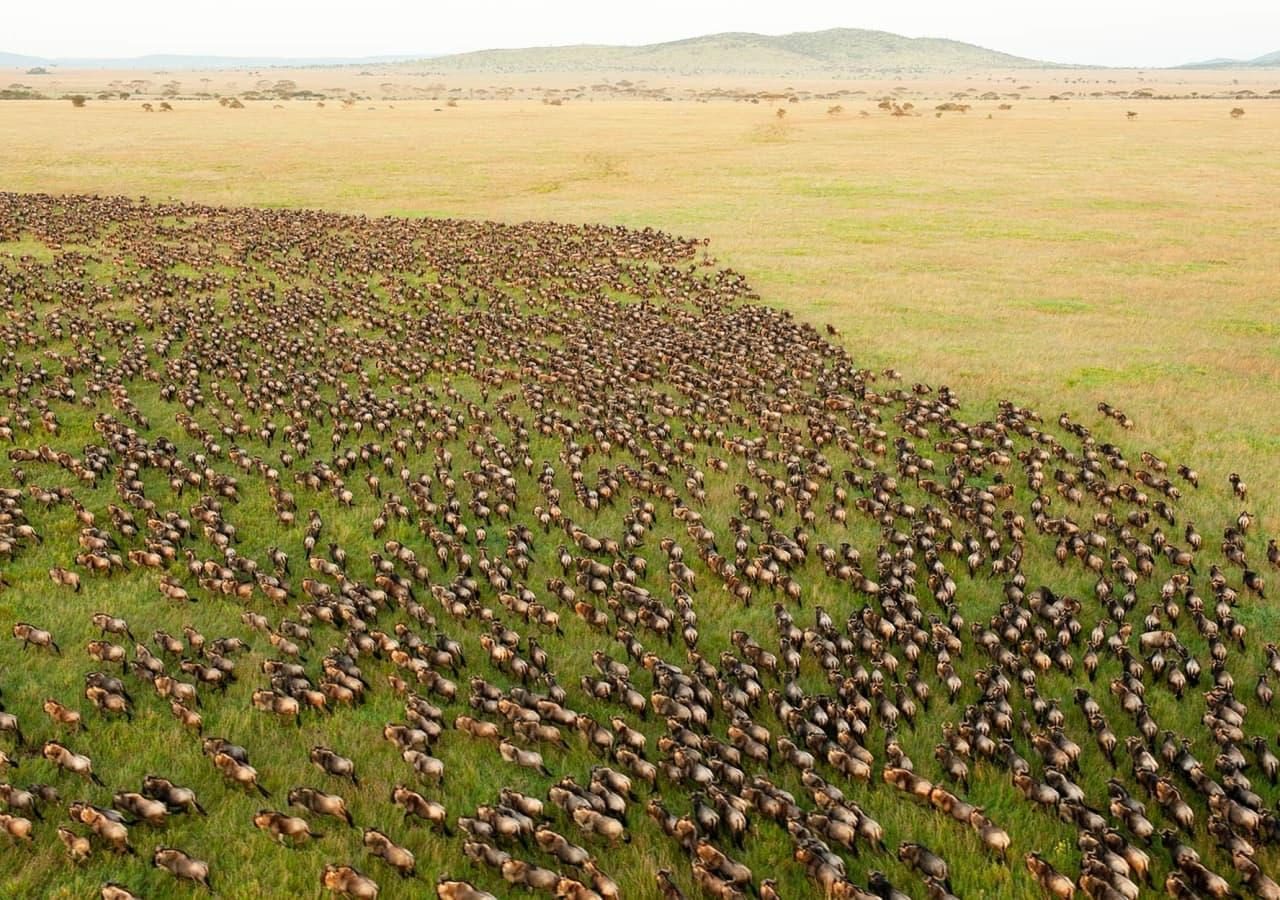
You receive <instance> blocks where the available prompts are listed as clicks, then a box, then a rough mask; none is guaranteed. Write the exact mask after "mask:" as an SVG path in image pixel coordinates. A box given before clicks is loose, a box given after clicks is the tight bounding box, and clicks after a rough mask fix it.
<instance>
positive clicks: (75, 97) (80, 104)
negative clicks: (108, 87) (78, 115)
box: [67, 94, 89, 109]
mask: <svg viewBox="0 0 1280 900" xmlns="http://www.w3.org/2000/svg"><path fill="white" fill-rule="evenodd" d="M67 99H68V100H70V101H71V105H72V106H74V107H75V108H76V109H83V108H84V105H85V104H86V103H88V102H89V98H88V97H86V96H85V95H84V94H72V95H71V96H70V97H68V98H67Z"/></svg>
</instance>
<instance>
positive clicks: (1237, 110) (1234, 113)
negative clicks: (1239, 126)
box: [1231, 106, 1244, 119]
mask: <svg viewBox="0 0 1280 900" xmlns="http://www.w3.org/2000/svg"><path fill="white" fill-rule="evenodd" d="M1243 115H1244V110H1243V109H1242V108H1241V107H1239V106H1236V107H1233V108H1232V110H1231V118H1233V119H1238V118H1240V117H1241V116H1243Z"/></svg>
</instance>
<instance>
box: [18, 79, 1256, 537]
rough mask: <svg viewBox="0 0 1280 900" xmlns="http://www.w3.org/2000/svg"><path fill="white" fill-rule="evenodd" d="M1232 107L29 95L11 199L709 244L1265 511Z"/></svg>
mask: <svg viewBox="0 0 1280 900" xmlns="http://www.w3.org/2000/svg"><path fill="white" fill-rule="evenodd" d="M1222 74H1223V73H1177V74H1176V75H1174V74H1169V75H1168V76H1167V77H1169V78H1171V79H1174V80H1175V81H1180V80H1182V79H1184V78H1189V77H1190V78H1199V77H1204V78H1206V79H1212V78H1217V77H1220V76H1221V75H1222ZM1059 77H1061V76H1060V75H1059V73H1053V74H1052V75H1051V76H1044V78H1045V79H1046V80H1048V79H1049V78H1052V79H1054V80H1056V79H1058V78H1059ZM1028 78H1029V81H1028V82H1021V83H1039V82H1037V81H1036V80H1035V78H1034V76H1028ZM1152 81H1153V82H1154V81H1155V79H1154V78H1153V79H1152ZM993 86H994V84H990V83H985V82H981V81H977V82H975V84H974V85H973V87H975V88H976V89H977V91H978V92H981V91H985V90H987V89H988V88H990V87H993ZM881 87H883V85H869V86H868V88H867V89H868V92H869V95H870V96H878V90H879V88H881ZM1015 87H1016V85H1015ZM1205 87H1206V85H1204V84H1199V85H1198V88H1205ZM1253 87H1254V89H1256V90H1258V91H1259V92H1264V89H1265V88H1266V83H1265V82H1257V83H1254V84H1253ZM1061 89H1062V87H1061V86H1058V87H1057V88H1055V90H1061ZM1039 90H1046V88H1043V87H1042V88H1040V89H1039ZM929 93H931V94H933V95H934V96H935V97H944V96H948V94H947V93H946V92H944V91H942V90H940V89H936V90H935V89H931V90H930V91H929ZM921 105H922V106H923V105H924V104H923V102H922V103H921ZM931 105H932V104H930V106H931ZM1234 105H1236V103H1234V102H1232V101H1178V102H1154V101H1149V102H1145V103H1144V102H1138V103H1136V104H1134V103H1127V104H1126V103H1121V102H1118V101H1111V100H1096V101H1094V100H1079V101H1073V102H1058V103H1051V102H1046V101H1036V102H1015V103H1014V104H1013V106H1014V108H1013V109H1012V110H1009V111H1007V112H1001V111H1000V110H998V109H996V106H998V104H997V103H994V102H988V103H981V102H979V103H975V108H974V110H973V111H972V112H970V113H968V114H967V115H958V114H956V115H944V117H943V118H942V119H935V118H933V117H932V115H926V116H925V117H923V118H918V119H915V118H911V119H894V118H891V117H888V116H886V115H884V114H883V113H882V112H880V111H879V110H877V109H876V108H875V104H874V103H873V102H872V101H870V100H868V101H864V102H862V103H850V104H847V109H846V112H845V113H844V114H842V115H840V116H835V117H833V116H829V115H828V114H827V112H826V109H827V106H828V104H825V103H816V102H815V103H809V104H799V105H791V106H789V107H788V112H787V116H786V118H785V119H783V120H781V121H779V120H777V119H776V118H774V117H773V115H772V110H771V109H770V108H768V107H760V106H752V105H747V104H731V105H728V104H718V105H714V104H713V105H701V104H698V105H695V104H688V105H686V104H657V103H652V104H651V103H608V104H605V103H593V104H578V105H573V104H568V105H566V106H563V107H552V108H548V107H546V106H543V105H541V104H515V103H513V104H506V103H472V104H468V103H465V102H464V103H462V104H461V105H460V106H458V107H457V108H443V109H442V110H441V111H439V112H436V111H435V109H436V108H437V104H432V103H430V102H425V103H408V104H404V103H401V104H397V105H396V108H395V109H386V108H382V107H380V106H379V107H378V108H375V109H372V110H370V109H365V108H363V107H358V108H355V109H350V110H343V109H337V108H328V107H327V108H324V109H317V108H315V107H314V106H309V105H301V104H299V105H291V106H289V107H288V108H287V109H283V110H275V109H271V108H269V107H268V106H267V105H265V104H258V105H250V106H249V107H248V108H246V109H244V110H226V109H222V108H219V107H217V106H216V105H214V104H212V103H192V104H179V109H178V111H177V112H175V113H172V114H164V115H160V114H156V115H152V116H148V115H145V114H143V113H141V112H139V111H138V110H137V109H136V107H132V106H130V105H129V104H118V105H110V104H97V105H93V104H91V105H90V106H89V107H88V108H86V109H83V110H73V109H71V108H70V106H69V105H68V104H49V103H33V104H28V103H18V102H15V103H6V104H3V105H0V121H3V122H4V124H5V126H6V130H7V131H8V132H9V134H11V135H12V137H11V139H9V140H7V141H6V142H5V144H4V146H3V147H0V164H2V165H3V168H4V171H5V172H6V186H7V187H10V188H12V189H16V190H49V191H55V192H61V191H97V192H109V193H117V192H123V193H128V194H132V195H139V194H145V195H147V196H150V197H156V198H168V197H173V198H179V199H185V200H192V201H199V202H209V203H225V204H250V205H269V206H312V207H320V208H325V209H333V210H338V211H352V212H366V213H394V214H401V215H443V216H465V217H475V218H493V219H500V220H505V221H520V220H525V219H554V220H558V221H570V222H617V223H620V224H627V225H633V226H645V225H648V226H654V227H661V228H664V229H667V230H670V231H673V232H676V233H682V234H689V235H695V236H699V237H707V238H710V239H711V241H712V249H711V252H712V253H714V254H715V255H716V257H717V258H718V259H720V260H721V261H722V262H723V263H725V264H726V265H730V266H733V267H734V268H736V269H738V270H740V271H742V272H743V273H744V274H746V275H747V276H748V277H749V278H750V280H751V282H752V284H753V285H755V286H756V287H757V289H758V290H759V292H760V294H761V296H762V298H763V300H764V301H765V302H767V303H776V304H779V305H782V306H785V307H786V308H788V309H790V310H792V311H793V312H795V313H796V314H797V315H799V316H802V317H805V318H807V319H808V320H809V321H813V322H831V323H833V324H834V325H836V326H837V328H838V329H839V330H840V331H841V332H842V334H843V336H844V337H843V339H844V341H845V343H846V346H848V347H849V348H850V350H851V351H852V352H853V353H854V354H855V356H856V357H857V358H858V359H860V360H863V361H865V362H866V363H867V364H870V365H878V364H894V365H897V366H899V367H900V368H902V369H903V370H904V371H906V372H908V373H909V374H910V376H911V377H915V378H920V379H922V380H926V381H929V382H932V383H942V382H945V383H947V384H949V385H951V386H952V387H954V388H955V389H957V390H958V392H959V393H960V396H961V397H962V398H963V399H965V400H966V401H970V400H972V401H973V402H975V403H986V404H990V402H991V401H993V400H994V399H997V398H1002V397H1010V396H1015V395H1016V396H1019V397H1023V398H1025V399H1027V400H1028V401H1030V402H1035V403H1037V404H1038V405H1041V406H1043V407H1046V408H1056V407H1057V406H1058V405H1063V403H1064V401H1065V407H1064V408H1067V409H1071V410H1073V411H1077V412H1078V411H1082V410H1084V409H1087V408H1089V407H1090V406H1092V404H1093V403H1095V402H1096V401H1097V400H1099V399H1108V400H1110V401H1112V402H1115V403H1116V404H1117V405H1119V406H1121V407H1122V408H1124V409H1126V410H1132V411H1133V412H1132V413H1131V414H1132V415H1133V417H1134V419H1135V421H1136V422H1137V431H1136V434H1137V436H1138V437H1139V438H1140V439H1141V440H1142V441H1143V442H1144V444H1149V445H1150V446H1152V447H1157V448H1162V449H1164V450H1166V451H1167V452H1170V453H1174V454H1178V455H1188V456H1189V455H1191V454H1192V453H1193V452H1194V455H1195V456H1196V457H1197V458H1198V459H1199V460H1200V465H1201V466H1202V467H1204V468H1205V469H1206V470H1207V471H1208V472H1211V473H1212V479H1213V480H1214V481H1215V482H1216V483H1221V480H1222V479H1223V478H1225V476H1226V474H1227V472H1228V471H1230V470H1231V469H1233V468H1238V469H1240V470H1242V474H1243V472H1244V471H1246V470H1248V471H1251V472H1252V473H1254V474H1253V481H1254V482H1255V483H1258V489H1259V494H1260V503H1261V504H1262V505H1261V506H1260V508H1259V512H1260V513H1261V514H1262V515H1264V516H1268V517H1271V516H1275V515H1276V514H1277V509H1276V506H1275V505H1274V504H1275V502H1276V500H1275V497H1276V491H1275V490H1274V489H1272V488H1269V487H1268V486H1267V482H1268V481H1273V478H1271V477H1269V476H1270V475H1271V473H1274V472H1276V469H1277V466H1276V460H1277V456H1278V454H1280V443H1277V442H1278V441H1280V406H1277V404H1276V403H1275V401H1274V398H1275V397H1276V395H1277V391H1278V390H1280V351H1278V350H1277V348H1278V347H1280V338H1278V336H1277V333H1276V330H1275V329H1276V322H1277V321H1280V271H1278V270H1277V269H1276V267H1275V266H1274V265H1272V263H1271V261H1272V260H1274V259H1275V258H1277V255H1280V253H1278V252H1280V234H1277V232H1276V229H1275V227H1274V223H1273V222H1272V218H1273V216H1272V212H1273V210H1274V209H1275V208H1276V204H1277V201H1278V200H1280V159H1277V157H1276V155H1275V154H1274V153H1273V152H1272V149H1273V148H1274V147H1275V146H1276V142H1277V139H1278V138H1280V104H1273V103H1270V102H1266V101H1257V102H1252V103H1250V102H1243V106H1245V107H1247V112H1246V115H1245V117H1244V118H1243V119H1240V120H1238V121H1233V120H1231V119H1230V118H1229V117H1228V115H1227V113H1228V111H1229V109H1230V108H1231V107H1232V106H1234ZM863 108H866V109H868V110H871V111H874V112H876V113H877V116H875V117H873V118H871V119H870V120H865V119H861V118H859V117H858V115H857V113H858V111H859V110H861V109H863ZM1129 109H1134V110H1137V111H1139V113H1140V115H1139V117H1138V119H1137V120H1135V121H1132V122H1129V121H1126V120H1125V117H1124V113H1125V111H1126V110H1129ZM988 113H990V114H991V115H992V116H993V118H991V119H987V118H986V116H987V114H988ZM1268 522H1269V524H1272V525H1274V524H1275V519H1274V518H1271V519H1269V520H1268Z"/></svg>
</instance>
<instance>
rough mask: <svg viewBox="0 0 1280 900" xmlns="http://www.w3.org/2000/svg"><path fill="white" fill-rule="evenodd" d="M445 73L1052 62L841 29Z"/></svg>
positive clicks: (800, 71)
mask: <svg viewBox="0 0 1280 900" xmlns="http://www.w3.org/2000/svg"><path fill="white" fill-rule="evenodd" d="M422 65H423V66H424V67H426V68H427V69H429V70H431V71H439V72H446V73H447V72H480V71H489V72H500V73H515V72H547V73H553V72H602V73H605V72H672V73H680V74H686V75H688V74H724V75H787V76H792V77H804V76H807V77H825V76H832V77H835V76H852V75H860V74H866V73H869V72H901V73H908V72H921V71H931V72H952V71H967V70H990V69H1014V68H1044V67H1045V65H1046V64H1045V63H1042V62H1037V61H1035V60H1030V59H1023V58H1021V57H1017V56H1011V55H1009V54H1007V53H999V52H997V51H994V50H987V49H985V48H983V47H977V46H974V45H973V44H965V43H962V42H960V41H951V40H944V39H940V38H908V37H903V36H901V35H897V34H890V33H889V32H885V31H868V30H865V29H859V28H833V29H829V30H826V31H814V32H797V33H794V34H784V35H778V36H772V35H763V34H749V33H738V32H729V33H724V34H711V35H704V36H701V37H695V38H689V39H687V40H681V41H668V42H665V43H660V44H646V45H643V46H638V47H620V46H569V47H529V48H524V49H513V50H482V51H478V52H475V53H461V54H455V55H452V56H442V57H438V58H435V59H431V60H427V61H424V62H423V63H422Z"/></svg>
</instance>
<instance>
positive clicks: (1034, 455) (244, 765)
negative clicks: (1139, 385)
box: [0, 194, 1280, 900]
mask: <svg viewBox="0 0 1280 900" xmlns="http://www.w3.org/2000/svg"><path fill="white" fill-rule="evenodd" d="M13 241H23V242H24V243H21V244H12V243H11V244H10V245H9V246H11V247H18V248H22V249H20V250H17V251H15V252H13V253H0V304H2V306H3V322H2V324H0V335H2V336H3V339H4V348H3V357H0V379H2V380H0V387H2V388H3V394H4V397H5V399H6V406H5V408H4V409H3V410H2V411H0V439H3V440H5V441H7V442H8V443H9V449H8V451H7V452H8V460H9V463H8V466H7V468H5V469H4V471H3V472H2V473H0V479H2V482H0V557H2V558H3V560H4V568H3V574H4V593H3V594H0V610H3V615H4V616H5V617H6V618H7V619H8V620H9V621H7V622H6V627H8V628H11V630H12V635H13V638H14V640H13V641H12V642H11V644H10V645H9V646H7V647H6V648H4V655H3V657H2V659H3V662H4V663H5V668H4V671H3V673H2V674H0V688H3V691H4V702H5V704H6V710H5V711H4V712H3V713H0V742H3V746H4V753H3V758H2V759H0V765H3V767H4V768H5V769H6V770H7V771H8V774H7V778H8V781H6V782H5V783H3V784H2V785H0V802H2V803H3V804H4V806H5V807H6V812H5V813H4V814H2V815H0V828H3V830H4V831H5V832H6V834H7V836H8V841H7V843H8V844H9V846H8V847H5V848H3V849H0V868H3V869H4V870H5V873H4V875H3V878H4V879H5V880H6V881H8V880H9V879H15V880H14V882H13V883H19V881H17V880H16V879H19V878H21V877H22V876H21V875H20V874H19V872H20V870H21V869H22V867H24V866H25V865H27V860H40V861H41V865H40V871H39V873H38V875H35V876H31V877H32V879H34V880H30V881H27V882H22V883H24V884H25V885H26V886H27V887H26V890H27V891H29V892H32V893H37V892H43V893H48V894H52V893H54V891H55V890H56V889H57V888H58V887H59V886H61V885H77V886H83V885H84V884H86V881H87V878H89V877H91V878H92V879H93V889H94V890H100V892H101V896H102V897H103V898H110V900H125V898H129V897H134V896H141V895H144V894H145V895H147V896H152V895H154V894H155V893H156V892H161V893H165V894H166V895H167V894H168V893H171V892H172V893H174V894H178V895H181V894H187V893H191V892H193V891H194V892H199V891H201V890H202V889H208V890H210V891H216V892H219V893H221V894H223V895H224V896H248V895H249V894H262V895H266V896H290V895H293V893H297V892H298V889H297V888H296V887H290V885H292V884H294V882H292V881H291V880H290V879H293V878H295V873H296V872H297V869H298V868H299V866H302V867H304V868H305V869H306V873H305V881H304V882H303V883H304V884H305V888H303V890H306V891H310V892H314V891H316V890H317V889H319V890H321V891H322V892H324V893H327V894H330V895H333V896H342V897H351V898H362V900H364V898H375V897H378V896H379V895H380V892H381V893H382V894H383V895H388V896H389V895H392V894H396V893H397V892H398V895H400V896H416V895H421V894H423V893H429V892H430V891H431V890H434V891H435V893H436V894H437V895H438V896H439V897H441V898H445V900H466V898H484V897H489V896H491V895H492V894H491V893H490V892H493V893H498V894H501V893H504V892H506V891H510V890H514V889H516V888H522V889H527V890H528V891H532V892H533V893H534V894H535V895H541V896H545V897H559V898H572V900H586V898H600V897H603V898H614V897H623V896H626V897H659V896H660V897H664V898H678V897H682V896H690V897H696V896H706V897H710V898H725V900H729V898H741V897H747V896H757V897H759V898H762V900H769V898H777V897H782V896H787V897H802V896H827V897H834V898H899V897H904V896H905V897H931V898H943V897H950V896H958V895H964V896H1008V897H1017V896H1036V895H1037V894H1043V895H1047V896H1050V897H1058V898H1070V897H1072V896H1074V895H1076V894H1080V895H1082V896H1086V897H1090V898H1099V900H1104V898H1105V900H1110V898H1125V900H1133V898H1136V897H1139V896H1142V895H1144V894H1147V893H1149V892H1161V891H1163V892H1165V893H1167V894H1168V895H1169V896H1172V897H1187V898H1190V897H1205V898H1216V897H1229V896H1237V895H1247V896H1255V897H1260V898H1277V897H1280V887H1278V886H1277V884H1276V882H1275V881H1273V880H1272V878H1271V876H1270V875H1269V874H1268V869H1270V868H1272V863H1274V862H1275V861H1276V859H1277V855H1276V853H1275V849H1274V848H1275V844H1276V842H1277V838H1278V837H1280V824H1278V822H1280V819H1278V818H1277V815H1278V814H1277V812H1276V806H1275V802H1276V797H1277V789H1276V780H1277V777H1278V776H1280V758H1278V757H1277V755H1276V753H1277V750H1280V747H1278V746H1277V744H1276V740H1277V725H1276V722H1275V720H1274V719H1273V718H1272V716H1271V711H1270V709H1271V703H1272V696H1273V695H1272V688H1271V687H1270V685H1269V680H1270V679H1272V678H1275V677H1280V650H1278V649H1277V647H1276V645H1275V644H1274V643H1271V639H1272V638H1273V637H1274V635H1273V634H1268V633H1267V630H1268V624H1269V623H1270V624H1271V625H1272V626H1273V627H1274V623H1275V619H1274V617H1269V616H1268V614H1267V610H1266V602H1267V601H1266V599H1265V598H1266V578H1267V576H1268V573H1270V572H1273V571H1274V570H1275V569H1276V568H1277V567H1280V550H1277V546H1276V543H1275V541H1274V539H1273V540H1267V538H1266V536H1265V535H1261V534H1259V531H1260V530H1261V529H1260V527H1259V525H1258V523H1256V522H1255V520H1254V516H1253V514H1252V513H1251V512H1250V511H1249V505H1248V504H1249V489H1248V487H1247V485H1246V484H1245V482H1244V480H1242V479H1241V477H1240V476H1239V475H1236V474H1234V473H1233V474H1232V475H1231V477H1230V480H1229V481H1228V479H1227V477H1226V473H1222V475H1221V476H1220V477H1218V478H1215V479H1212V480H1210V479H1206V481H1205V484H1204V486H1203V487H1202V486H1201V483H1200V482H1201V479H1200V476H1199V475H1198V474H1197V473H1196V472H1195V471H1194V470H1192V469H1191V468H1190V467H1189V461H1185V460H1171V459H1162V458H1160V456H1159V455H1157V454H1155V453H1152V452H1150V451H1147V450H1137V449H1135V448H1131V447H1127V446H1125V445H1124V443H1125V442H1124V436H1125V435H1126V434H1127V429H1128V427H1129V426H1131V425H1132V424H1133V423H1132V422H1131V421H1130V419H1129V418H1128V416H1127V415H1125V414H1124V413H1123V412H1120V411H1119V410H1117V409H1115V408H1113V407H1111V406H1109V405H1107V404H1106V403H1102V404H1099V405H1098V406H1097V410H1098V412H1099V413H1100V415H1098V416H1092V414H1090V416H1089V417H1088V418H1089V420H1090V421H1088V422H1087V423H1086V421H1083V420H1082V419H1083V418H1084V417H1083V416H1080V417H1077V418H1073V417H1071V416H1068V415H1066V414H1062V415H1056V414H1050V415H1049V416H1048V417H1047V418H1042V416H1041V415H1039V414H1037V412H1036V411H1034V410H1031V409H1027V408H1023V407H1021V406H1019V405H1017V404H1016V403H1014V402H1006V403H1002V404H1000V405H999V407H998V408H996V409H994V410H991V411H990V414H989V415H986V416H984V415H982V414H981V413H976V414H970V413H968V412H966V411H965V410H964V409H963V408H962V406H961V402H960V400H959V398H958V397H956V396H955V394H954V393H953V392H951V391H949V390H948V389H946V388H945V387H943V388H931V387H930V386H927V385H923V384H915V385H912V384H910V383H909V382H907V381H904V380H903V379H902V376H901V375H899V374H898V373H897V372H896V371H893V370H887V371H883V372H873V371H870V370H867V369H865V368H861V367H859V365H858V363H857V361H856V359H855V358H853V357H852V356H851V355H850V354H849V352H848V351H847V350H846V349H844V348H842V347H840V346H838V345H837V344H835V343H831V342H829V341H828V340H827V339H826V338H825V337H824V336H821V335H820V334H819V333H818V332H817V331H816V330H815V329H814V328H812V327H811V326H808V325H805V324H802V323H800V322H798V321H796V320H795V319H793V318H792V317H791V316H789V315H788V314H786V313H784V312H780V311H777V310H774V309H770V308H767V307H764V306H761V305H758V304H755V303H753V302H752V301H753V300H754V299H755V298H754V295H753V294H752V293H751V290H750V287H749V286H748V284H747V282H746V281H745V279H743V278H742V277H741V276H740V275H738V274H736V273H735V272H733V271H730V270H727V269H722V268H718V267H717V266H716V265H715V264H714V262H713V261H712V260H710V259H709V258H708V257H706V255H705V252H706V251H705V249H704V247H703V245H702V242H700V241H694V240H685V239H678V238H674V237H671V236H669V235H666V234H663V233H660V232H656V231H652V230H643V231H639V230H629V229H624V228H619V227H604V226H595V227H592V226H586V227H574V226H567V225H554V224H548V223H530V224H524V225H501V224H496V223H481V222H465V221H432V220H409V219H399V218H378V219H373V218H366V217H357V216H343V215H335V214H326V213H318V212H306V211H276V210H246V209H219V208H209V207H199V206H192V205H182V204H153V203H148V202H143V201H133V200H126V199H120V198H99V197H50V196H29V195H15V194H0V251H3V250H4V248H5V242H13ZM35 251H38V252H35ZM24 254H25V255H24ZM1090 412H1091V411H1090ZM1197 492H1199V494H1200V496H1201V497H1203V496H1204V495H1205V494H1206V493H1208V494H1211V495H1212V496H1213V497H1215V498H1216V500H1213V501H1212V502H1208V501H1205V502H1204V503H1203V505H1202V506H1197V507H1196V508H1197V509H1201V510H1206V509H1207V510H1217V511H1218V518H1217V520H1215V521H1203V522H1200V523H1194V522H1192V521H1191V520H1190V519H1189V516H1188V513H1187V512H1186V511H1185V510H1186V509H1187V507H1188V506H1189V505H1190V504H1189V503H1188V495H1191V494H1196V493H1197ZM388 716H392V718H390V719H388ZM28 771H30V772H31V773H33V774H32V775H31V776H30V778H33V779H36V780H35V781H34V782H33V783H31V784H30V785H29V786H26V787H21V786H19V783H18V781H17V776H16V775H15V774H14V773H16V772H23V773H26V772H28ZM179 775H181V776H182V777H179ZM24 780H25V779H24ZM4 843H5V839H4V838H0V844H4ZM298 860H302V861H303V862H301V863H299V862H298ZM85 873H89V875H88V876H86V875H85ZM104 882H105V883H104ZM415 886H416V887H415ZM148 887H149V888H150V890H147V888H148Z"/></svg>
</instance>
